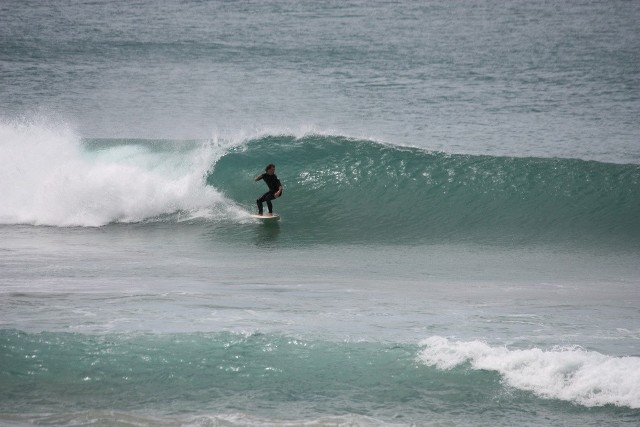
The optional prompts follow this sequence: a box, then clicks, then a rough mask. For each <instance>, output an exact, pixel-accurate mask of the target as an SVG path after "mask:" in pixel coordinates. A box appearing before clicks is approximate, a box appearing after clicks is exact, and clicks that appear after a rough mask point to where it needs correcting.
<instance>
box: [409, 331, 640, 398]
mask: <svg viewBox="0 0 640 427" xmlns="http://www.w3.org/2000/svg"><path fill="white" fill-rule="evenodd" d="M421 346H423V347H424V348H423V349H422V351H421V352H420V354H419V355H418V359H419V360H420V361H421V362H423V363H425V364H427V365H429V366H435V367H437V368H439V369H451V368H453V367H455V366H458V365H461V364H464V363H467V362H468V363H469V364H470V365H471V368H472V369H482V370H489V371H495V372H498V373H499V374H500V375H501V376H502V378H503V381H504V382H505V383H506V384H507V385H509V386H511V387H514V388H517V389H520V390H528V391H532V392H534V393H535V394H536V395H538V396H540V397H544V398H554V399H561V400H566V401H570V402H575V403H579V404H581V405H585V406H602V405H608V404H612V405H616V406H628V407H630V408H640V358H639V357H613V356H607V355H603V354H600V353H597V352H594V351H586V350H584V349H582V348H579V347H571V348H554V349H551V350H546V351H545V350H542V349H539V348H532V349H527V350H509V349H507V348H505V347H492V346H490V345H488V344H486V343H484V342H481V341H450V340H448V339H446V338H443V337H438V336H435V337H431V338H428V339H426V340H424V341H422V342H421Z"/></svg>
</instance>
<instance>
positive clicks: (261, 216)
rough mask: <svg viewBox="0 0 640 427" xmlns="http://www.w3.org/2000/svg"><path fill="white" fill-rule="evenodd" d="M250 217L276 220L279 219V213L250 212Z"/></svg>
mask: <svg viewBox="0 0 640 427" xmlns="http://www.w3.org/2000/svg"><path fill="white" fill-rule="evenodd" d="M251 218H255V219H260V220H264V221H278V220H279V219H280V215H278V214H273V215H256V214H252V215H251Z"/></svg>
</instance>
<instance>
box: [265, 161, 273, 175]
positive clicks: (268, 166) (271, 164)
mask: <svg viewBox="0 0 640 427" xmlns="http://www.w3.org/2000/svg"><path fill="white" fill-rule="evenodd" d="M264 171H265V172H266V173H268V174H270V175H271V174H273V173H275V171H276V165H274V164H273V163H269V164H268V165H267V167H266V168H264Z"/></svg>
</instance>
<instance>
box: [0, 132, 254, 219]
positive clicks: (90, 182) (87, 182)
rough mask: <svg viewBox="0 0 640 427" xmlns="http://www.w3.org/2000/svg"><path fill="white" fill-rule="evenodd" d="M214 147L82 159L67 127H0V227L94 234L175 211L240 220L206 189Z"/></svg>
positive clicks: (117, 151)
mask: <svg viewBox="0 0 640 427" xmlns="http://www.w3.org/2000/svg"><path fill="white" fill-rule="evenodd" d="M223 153H224V147H222V146H221V145H220V144H214V143H209V144H203V146H202V147H201V148H200V149H195V150H187V151H179V150H176V151H175V152H173V151H172V152H170V153H163V152H153V151H151V150H148V149H145V148H144V147H139V146H138V147H135V146H134V147H132V146H120V147H112V148H109V149H108V150H103V151H100V152H97V153H96V152H93V153H89V152H87V151H86V150H85V149H84V147H83V146H82V141H81V138H80V137H79V136H78V135H77V134H76V133H75V132H74V131H73V130H72V129H70V128H69V127H68V126H65V125H60V124H51V123H42V122H39V123H26V122H11V123H6V122H0V194H1V195H2V203H0V223H3V224H34V225H55V226H101V225H104V224H108V223H111V222H138V221H142V220H145V219H148V218H153V217H157V216H161V215H166V214H171V213H174V212H178V211H186V212H205V215H204V216H215V217H220V216H221V215H227V216H231V217H234V216H237V217H242V214H243V211H242V210H241V209H240V208H238V207H237V206H235V205H234V204H233V203H232V202H230V201H229V200H226V199H225V198H224V197H223V196H222V195H221V194H220V193H219V192H218V191H216V190H215V189H214V188H212V187H211V186H207V185H206V182H205V175H206V172H207V170H208V169H209V168H210V167H211V165H212V164H213V163H214V162H215V161H216V160H217V158H219V157H220V156H221V155H222V154H223Z"/></svg>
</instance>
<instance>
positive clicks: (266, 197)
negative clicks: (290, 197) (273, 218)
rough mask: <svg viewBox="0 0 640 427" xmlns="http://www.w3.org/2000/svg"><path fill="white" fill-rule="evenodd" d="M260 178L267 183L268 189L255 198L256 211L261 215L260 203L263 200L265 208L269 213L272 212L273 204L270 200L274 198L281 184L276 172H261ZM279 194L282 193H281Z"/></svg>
mask: <svg viewBox="0 0 640 427" xmlns="http://www.w3.org/2000/svg"><path fill="white" fill-rule="evenodd" d="M262 179H263V180H264V182H266V183H267V187H269V191H267V192H266V193H264V194H263V195H262V197H260V198H259V199H258V200H256V203H257V204H258V213H259V214H260V215H262V209H263V208H262V204H263V203H264V202H267V208H268V209H269V213H273V205H272V204H271V201H272V200H273V199H275V198H276V195H275V194H276V193H277V192H278V190H279V189H280V187H282V184H280V180H279V179H278V177H277V176H276V174H273V175H269V174H268V173H266V172H265V173H263V174H262ZM280 194H281V195H282V193H280Z"/></svg>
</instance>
